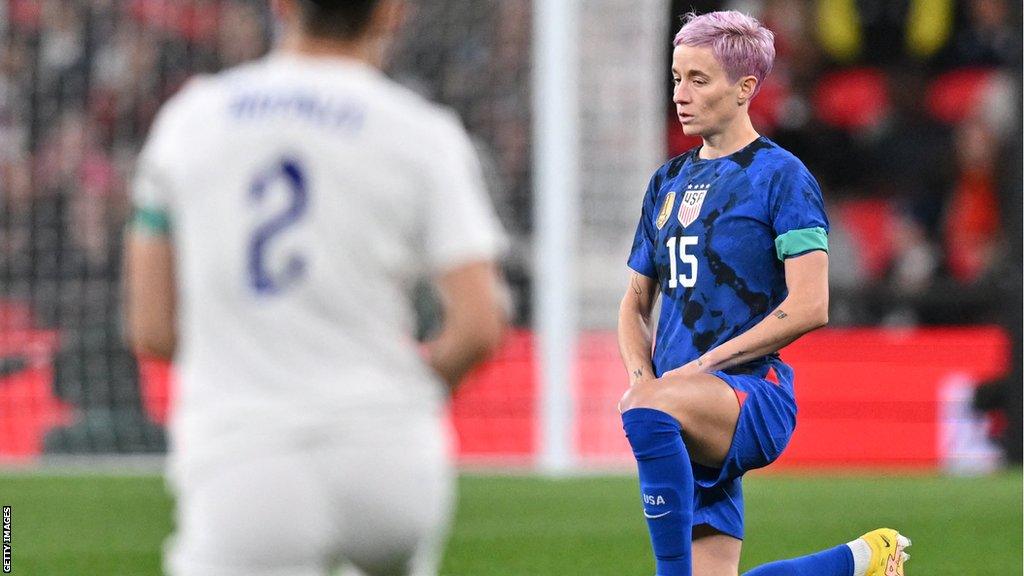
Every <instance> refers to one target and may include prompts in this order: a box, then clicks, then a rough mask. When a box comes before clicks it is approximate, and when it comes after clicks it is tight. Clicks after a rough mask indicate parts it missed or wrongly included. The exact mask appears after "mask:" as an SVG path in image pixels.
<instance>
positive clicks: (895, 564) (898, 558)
mask: <svg viewBox="0 0 1024 576" xmlns="http://www.w3.org/2000/svg"><path fill="white" fill-rule="evenodd" d="M860 539H861V540H863V541H865V542H867V543H868V546H869V547H870V548H871V562H870V563H869V564H868V571H867V574H865V576H904V575H903V564H904V563H905V562H906V561H907V560H909V559H910V554H907V553H906V552H904V551H903V550H904V549H905V548H908V547H909V546H910V538H907V537H906V536H903V535H902V534H900V533H899V532H897V531H895V530H893V529H892V528H879V529H878V530H872V531H871V532H868V533H867V534H865V535H863V536H861V537H860Z"/></svg>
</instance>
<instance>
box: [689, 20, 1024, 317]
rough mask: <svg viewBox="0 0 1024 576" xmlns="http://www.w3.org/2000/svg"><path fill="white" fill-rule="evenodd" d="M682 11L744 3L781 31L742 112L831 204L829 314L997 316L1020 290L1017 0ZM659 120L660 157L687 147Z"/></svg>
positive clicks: (1019, 31)
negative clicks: (764, 74)
mask: <svg viewBox="0 0 1024 576" xmlns="http://www.w3.org/2000/svg"><path fill="white" fill-rule="evenodd" d="M691 7H693V8H694V9H696V10H697V11H706V10H712V9H721V8H735V9H738V10H742V11H747V12H749V13H751V14H752V15H754V16H756V17H758V18H759V19H761V20H762V21H763V22H765V23H766V24H767V25H768V26H769V28H771V29H772V30H773V31H774V32H775V34H776V41H775V44H776V49H777V52H778V55H777V59H776V62H775V69H774V71H773V72H772V74H771V75H770V76H769V78H768V80H767V82H766V84H765V86H764V87H763V90H762V92H761V94H760V95H759V96H758V97H757V98H756V99H754V101H753V102H752V110H751V113H752V116H753V117H754V118H755V125H756V127H757V128H758V129H759V130H760V131H761V132H762V133H764V134H766V135H768V136H769V137H771V138H773V139H774V140H776V141H777V142H778V143H779V144H781V145H782V146H783V147H785V148H788V149H789V150H791V151H792V152H794V153H795V154H796V155H797V156H798V157H800V158H801V159H802V160H803V161H804V162H805V163H806V164H807V165H808V167H809V168H810V169H811V171H812V172H813V173H814V174H815V175H816V176H817V178H818V180H819V181H820V183H821V184H822V188H823V190H824V192H825V197H826V201H827V202H829V203H830V206H829V213H830V216H831V218H832V225H833V229H832V233H831V234H830V242H831V244H832V246H833V250H832V258H831V276H832V289H833V310H832V323H833V324H840V325H842V324H885V325H917V324H965V323H981V322H999V321H1000V320H1001V319H1003V318H1004V317H1005V316H1006V315H1007V312H1009V311H1008V310H1007V309H1006V302H1005V297H1006V296H1008V295H1010V294H1012V295H1013V298H1014V299H1015V300H1017V301H1019V300H1020V262H1021V252H1020V245H1021V221H1020V215H1021V203H1020V200H1021V194H1022V189H1021V170H1020V168H1021V144H1020V143H1021V98H1022V97H1021V91H1020V89H1021V86H1020V80H1021V6H1020V4H1019V3H1014V2H1009V1H1008V0H962V1H954V0H935V1H932V0H927V1H925V0H902V1H892V0H766V1H763V2H752V1H725V2H722V1H718V2H694V1H693V0H686V1H676V2H673V12H674V13H682V12H685V11H687V10H689V9H690V8H691ZM673 120H674V117H673ZM669 124H670V125H669V147H670V150H671V153H677V152H678V151H681V150H683V149H685V148H688V147H689V146H691V145H692V144H693V142H692V141H688V140H686V139H685V138H684V137H683V136H682V134H681V133H680V132H679V130H678V129H677V128H676V127H675V126H674V125H673V124H674V122H670V123H669ZM1017 306H1018V307H1019V302H1018V304H1017ZM1013 322H1016V323H1019V314H1018V315H1017V316H1016V318H1015V319H1014V320H1013Z"/></svg>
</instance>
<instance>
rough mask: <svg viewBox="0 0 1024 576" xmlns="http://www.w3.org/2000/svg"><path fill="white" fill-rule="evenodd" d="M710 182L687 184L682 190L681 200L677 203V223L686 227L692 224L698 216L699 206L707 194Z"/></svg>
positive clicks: (702, 203)
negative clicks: (683, 190)
mask: <svg viewBox="0 0 1024 576" xmlns="http://www.w3.org/2000/svg"><path fill="white" fill-rule="evenodd" d="M710 188H711V184H688V185H687V186H686V192H683V201H682V202H680V203H679V213H678V214H677V215H676V216H677V217H678V218H679V223H680V224H682V225H683V228H686V227H687V226H689V225H690V224H693V222H694V220H696V219H697V217H698V216H700V207H701V206H703V205H704V198H705V197H706V196H707V195H708V190H709V189H710Z"/></svg>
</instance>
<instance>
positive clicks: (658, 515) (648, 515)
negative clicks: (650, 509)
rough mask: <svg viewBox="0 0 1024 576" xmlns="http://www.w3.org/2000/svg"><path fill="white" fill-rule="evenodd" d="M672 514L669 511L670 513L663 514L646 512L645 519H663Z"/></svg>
mask: <svg viewBox="0 0 1024 576" xmlns="http://www.w3.org/2000/svg"><path fill="white" fill-rule="evenodd" d="M671 513H672V511H671V510H669V511H668V512H662V513H661V514H648V513H647V510H644V518H650V519H651V520H654V519H655V518H663V517H665V516H668V515H669V514H671Z"/></svg>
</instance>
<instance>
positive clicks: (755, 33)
mask: <svg viewBox="0 0 1024 576" xmlns="http://www.w3.org/2000/svg"><path fill="white" fill-rule="evenodd" d="M680 44H685V45H687V46H698V47H710V48H711V53H712V54H713V55H714V57H715V60H718V63H719V64H721V65H722V68H724V69H725V73H726V74H728V75H729V80H730V81H732V82H735V81H737V80H739V79H740V78H742V77H743V76H753V77H754V78H757V88H755V90H754V96H756V95H757V93H758V92H760V91H761V84H762V83H763V82H764V79H765V77H766V76H768V73H769V72H771V71H772V65H773V64H774V63H775V34H773V33H772V31H771V30H769V29H767V28H765V27H764V26H763V25H762V24H761V23H760V22H758V21H757V19H755V18H752V17H750V16H747V15H746V14H743V13H740V12H736V11H735V10H729V11H724V12H708V13H707V14H701V15H699V16H698V15H697V14H695V13H693V12H690V13H688V14H686V15H685V16H683V27H682V28H680V29H679V32H678V33H677V34H676V38H675V40H674V41H673V42H672V45H673V46H679V45H680ZM751 97H753V96H751Z"/></svg>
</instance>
